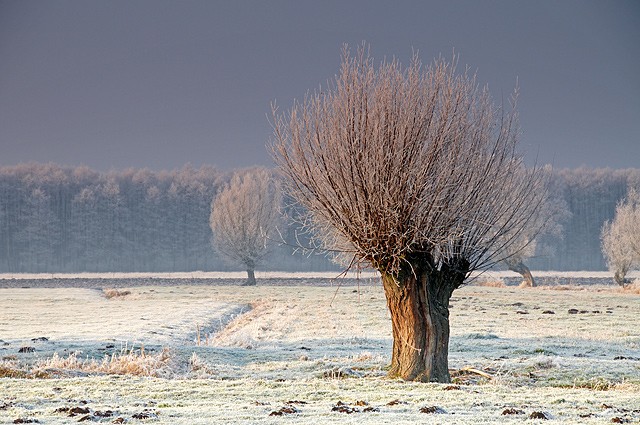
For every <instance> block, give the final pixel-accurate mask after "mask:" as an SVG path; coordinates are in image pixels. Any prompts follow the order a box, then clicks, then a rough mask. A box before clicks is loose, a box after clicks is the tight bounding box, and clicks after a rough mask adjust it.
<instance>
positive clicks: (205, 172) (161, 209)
mask: <svg viewBox="0 0 640 425" xmlns="http://www.w3.org/2000/svg"><path fill="white" fill-rule="evenodd" d="M230 176H231V173H225V172H222V171H220V170H217V169H216V168H214V167H209V166H203V167H200V168H193V167H191V166H185V167H183V168H180V169H177V170H173V171H159V172H157V171H150V170H147V169H128V170H124V171H112V172H108V173H100V172H97V171H94V170H91V169H89V168H87V167H75V168H72V167H62V166H59V165H55V164H37V163H32V164H20V165H16V166H8V167H1V168H0V272H2V273H7V272H9V273H21V272H46V273H54V272H112V271H114V272H115V271H124V272H126V271H157V272H169V271H195V270H203V271H212V270H240V269H241V268H240V267H238V268H233V267H232V266H229V265H228V264H226V263H224V262H223V261H222V259H221V258H219V257H218V256H217V255H216V253H215V252H214V250H213V248H212V246H211V229H210V227H209V215H210V211H211V201H212V200H213V199H214V198H215V196H216V194H217V193H218V192H219V191H220V190H221V188H222V187H223V186H224V185H225V184H226V183H227V182H228V181H229V179H230ZM552 179H553V186H554V188H555V189H554V193H555V196H557V197H558V198H560V199H559V200H560V201H562V200H564V202H566V205H567V208H568V210H569V214H568V215H567V217H566V218H565V219H564V220H563V222H562V224H563V232H562V234H563V235H562V237H561V238H558V237H553V238H542V240H541V241H540V243H539V244H538V251H539V252H538V253H537V254H536V256H535V257H534V258H532V259H529V260H528V265H529V266H530V268H531V269H532V270H604V269H606V266H605V262H604V259H603V257H602V252H601V249H600V230H601V228H602V225H603V223H604V222H605V221H606V220H611V219H612V218H613V216H614V213H615V207H616V204H617V203H618V202H619V201H620V200H621V199H622V198H624V196H625V195H626V193H627V190H628V189H629V187H635V188H640V169H624V170H612V169H590V168H578V169H562V170H558V171H554V172H553V175H552ZM280 231H281V233H282V237H283V238H284V240H285V241H287V243H286V244H279V245H276V246H274V248H273V250H272V253H271V255H270V257H269V258H268V259H267V261H266V262H265V265H264V266H263V267H262V268H261V269H263V270H283V271H306V270H308V271H326V270H337V269H336V266H335V265H334V264H332V263H331V262H330V261H329V260H328V259H327V258H326V257H324V256H322V255H310V256H309V255H301V254H296V253H294V251H295V249H294V245H295V244H296V240H297V237H298V229H297V228H296V226H295V225H292V224H290V225H288V226H284V227H283V229H280Z"/></svg>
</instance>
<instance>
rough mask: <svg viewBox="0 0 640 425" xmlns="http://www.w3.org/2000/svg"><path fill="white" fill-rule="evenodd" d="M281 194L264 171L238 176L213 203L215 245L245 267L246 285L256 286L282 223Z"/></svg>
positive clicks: (262, 169)
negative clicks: (258, 273)
mask: <svg viewBox="0 0 640 425" xmlns="http://www.w3.org/2000/svg"><path fill="white" fill-rule="evenodd" d="M281 203H282V194H281V190H280V185H279V184H278V182H277V181H276V180H275V179H274V177H273V174H272V173H271V172H270V171H269V170H267V169H264V168H255V169H251V170H247V171H244V172H238V173H236V174H235V175H234V176H233V177H232V179H231V182H230V183H229V185H227V186H226V187H225V188H224V189H223V190H222V192H220V193H219V194H218V195H217V196H216V198H215V199H214V201H213V202H212V204H211V216H210V219H209V224H210V226H211V231H212V232H213V238H212V241H213V246H214V249H215V250H216V252H218V253H219V254H221V255H222V256H223V257H224V258H225V259H226V260H228V261H229V262H231V263H235V264H242V265H244V267H245V268H246V270H247V283H246V284H247V285H255V284H256V278H255V273H254V272H255V269H256V267H257V266H258V265H259V264H260V262H261V261H262V260H263V258H264V257H265V256H266V255H267V253H268V252H269V250H268V249H269V243H270V240H271V239H270V238H271V237H273V236H274V233H275V232H276V231H277V229H276V227H277V225H278V222H279V220H280V205H281Z"/></svg>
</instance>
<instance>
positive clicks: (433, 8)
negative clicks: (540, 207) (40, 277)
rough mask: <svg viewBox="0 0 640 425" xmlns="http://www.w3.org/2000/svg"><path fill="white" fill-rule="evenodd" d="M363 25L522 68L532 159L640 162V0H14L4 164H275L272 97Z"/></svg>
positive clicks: (430, 47) (398, 48)
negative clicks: (272, 157) (270, 115)
mask: <svg viewBox="0 0 640 425" xmlns="http://www.w3.org/2000/svg"><path fill="white" fill-rule="evenodd" d="M363 40H366V41H367V42H368V43H370V45H371V51H372V55H373V56H374V57H375V58H379V59H382V58H383V57H384V56H387V57H391V56H396V57H398V58H400V59H401V60H402V61H403V62H406V61H407V59H408V58H409V56H410V55H411V51H412V48H414V49H418V50H419V52H420V55H421V58H422V59H423V61H424V62H429V61H430V60H431V59H432V58H433V57H435V56H437V55H439V54H443V55H444V56H445V57H450V56H451V53H452V51H453V50H454V49H455V52H456V53H457V54H459V55H460V63H461V64H462V65H465V64H468V65H469V66H470V67H471V69H472V70H477V72H478V77H479V81H480V82H482V83H488V84H489V87H490V90H491V92H492V93H493V95H494V97H495V98H496V99H497V100H498V101H500V100H501V99H502V98H503V97H504V98H507V96H509V95H510V93H511V91H512V89H513V87H514V85H515V83H516V79H517V80H518V82H519V85H520V91H521V96H520V100H519V106H520V108H519V110H520V115H521V125H522V130H523V135H522V139H521V150H523V151H524V152H525V153H526V155H527V157H528V158H530V159H535V157H536V156H537V157H538V162H544V163H547V162H552V163H553V164H554V165H555V166H557V167H577V166H580V165H587V166H591V167H601V166H602V167H605V166H609V167H615V168H621V167H640V2H638V1H637V0H629V1H621V0H615V1H586V0H584V1H573V0H563V1H557V0H535V1H534V0H531V1H517V0H493V1H486V0H468V1H455V0H454V1H437V2H436V1H402V0H399V1H388V0H387V1H382V0H366V1H365V0H361V1H349V0H312V1H305V0H291V1H277V0H269V1H265V0H260V1H241V0H230V1H195V0H190V1H163V0H109V1H106V0H104V1H96V0H48V1H37V0H0V165H12V164H17V163H19V162H27V161H38V162H56V163H60V164H65V165H80V164H84V165H87V166H90V167H92V168H96V169H99V170H108V169H112V168H115V169H122V168H126V167H148V168H151V169H170V168H175V167H180V166H182V165H183V164H185V163H191V164H193V165H194V166H199V165H201V164H212V165H216V166H218V167H221V168H223V169H229V168H233V167H239V166H249V165H254V164H263V165H270V164H271V160H270V158H269V155H268V153H267V150H266V148H265V144H266V142H267V140H268V139H269V137H270V135H271V127H270V125H269V122H268V120H267V115H268V113H269V111H270V103H271V102H272V101H274V100H277V102H278V104H279V105H280V106H281V107H284V108H288V107H289V106H290V105H291V102H292V101H293V99H294V98H301V97H302V96H303V95H304V93H305V92H306V91H307V90H309V89H313V88H316V87H318V86H319V85H320V84H321V83H325V82H326V81H327V79H330V78H332V77H333V76H334V75H335V73H336V72H337V70H338V65H339V60H340V48H341V45H342V43H345V42H347V43H349V44H351V45H354V46H355V45H357V44H359V43H360V42H362V41H363Z"/></svg>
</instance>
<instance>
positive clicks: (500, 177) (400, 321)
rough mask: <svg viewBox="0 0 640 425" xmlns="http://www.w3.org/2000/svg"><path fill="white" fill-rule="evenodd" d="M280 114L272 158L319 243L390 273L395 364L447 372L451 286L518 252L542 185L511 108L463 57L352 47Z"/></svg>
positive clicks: (406, 373)
mask: <svg viewBox="0 0 640 425" xmlns="http://www.w3.org/2000/svg"><path fill="white" fill-rule="evenodd" d="M273 119H274V127H275V130H274V138H275V141H274V146H273V149H274V156H275V159H276V161H277V163H278V165H279V167H280V169H281V171H282V173H283V175H284V177H285V181H286V185H287V189H288V191H289V192H290V193H291V194H292V195H293V197H294V198H295V199H297V201H298V202H299V203H300V204H302V206H303V207H305V208H306V209H307V211H308V212H309V221H308V223H309V225H310V226H311V227H312V229H314V231H315V234H316V235H317V237H318V238H320V240H321V241H322V243H323V246H324V247H325V248H328V249H334V250H338V251H342V252H348V253H350V254H351V257H352V259H353V260H352V261H353V263H358V264H363V265H365V266H370V267H373V268H375V269H377V270H378V271H379V272H380V273H381V275H382V285H383V287H384V291H385V295H386V298H387V306H388V308H389V311H390V313H391V322H392V331H393V352H392V360H391V367H390V369H389V375H390V376H392V377H401V378H403V379H407V380H418V381H437V382H449V381H450V375H449V370H448V344H449V298H450V297H451V294H452V292H453V291H454V290H455V289H457V288H459V287H460V286H462V285H463V284H464V281H465V279H466V278H467V277H468V275H469V273H470V272H471V271H473V270H478V269H482V268H486V267H489V266H490V265H493V264H495V263H496V262H498V261H502V260H504V259H505V257H506V256H508V254H507V249H508V247H509V246H510V245H511V244H513V243H515V241H516V240H517V238H518V235H519V234H520V233H521V232H522V231H523V229H526V228H527V227H529V225H530V224H531V223H532V222H535V217H536V216H537V213H538V211H539V209H540V205H541V204H542V202H543V200H544V197H545V196H546V195H545V193H544V191H540V190H538V189H539V184H538V181H539V179H540V178H541V177H540V175H539V173H538V172H537V170H536V169H531V170H529V171H528V172H525V173H523V172H521V170H522V167H523V164H522V161H521V158H520V157H519V156H518V154H517V152H516V149H515V148H516V142H517V136H518V132H519V131H518V125H517V115H516V114H515V112H513V111H511V112H509V111H502V110H501V109H500V108H496V107H494V105H493V102H492V101H491V98H490V96H489V93H488V90H486V89H481V88H479V87H478V84H477V83H476V80H475V78H474V77H472V76H469V75H468V74H467V73H462V74H459V73H457V72H456V69H455V63H453V64H452V63H448V62H447V61H445V60H442V59H439V60H436V61H435V62H434V63H433V64H432V65H431V66H427V67H424V66H423V65H422V64H421V63H420V61H419V59H418V58H417V56H415V57H414V59H413V61H412V62H411V64H410V65H409V66H408V67H407V68H403V67H402V66H401V65H400V64H399V63H398V62H397V61H395V60H393V61H391V62H383V63H382V64H381V65H380V66H379V67H377V68H376V67H375V66H374V64H373V61H372V59H371V58H370V57H369V55H368V53H367V52H366V51H365V48H362V49H359V50H358V52H357V54H356V55H355V57H354V56H351V55H350V53H349V51H348V49H347V48H345V49H344V52H343V58H342V65H341V69H340V73H339V75H338V76H337V77H336V79H335V81H334V82H333V83H332V84H329V86H328V87H326V88H323V89H322V90H321V91H317V92H315V93H312V94H310V95H308V96H307V97H305V99H304V101H303V102H301V103H295V104H294V105H293V107H292V109H291V110H290V112H288V113H286V114H279V113H278V112H277V111H275V110H274V118H273Z"/></svg>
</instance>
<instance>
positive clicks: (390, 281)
mask: <svg viewBox="0 0 640 425" xmlns="http://www.w3.org/2000/svg"><path fill="white" fill-rule="evenodd" d="M465 276H466V273H465V272H461V271H459V270H453V269H450V268H448V267H443V268H442V269H441V270H433V269H431V270H427V269H426V268H424V267H419V266H414V267H413V270H404V271H402V272H401V273H399V275H398V276H392V275H389V274H385V273H383V274H382V284H383V287H384V291H385V295H386V297H387V306H388V307H389V312H390V313H391V324H392V329H393V352H392V358H391V367H390V369H389V376H390V377H399V378H402V379H405V380H409V381H422V382H451V377H450V375H449V357H448V356H449V299H450V297H451V294H452V293H453V291H454V289H456V288H458V287H459V286H460V285H462V283H463V282H464V278H465Z"/></svg>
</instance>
